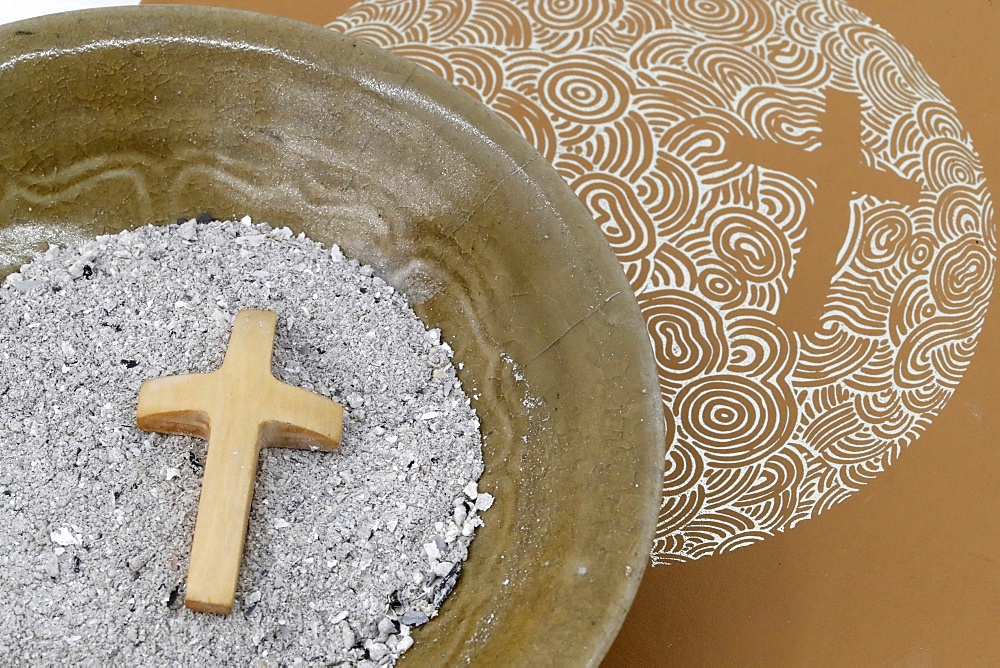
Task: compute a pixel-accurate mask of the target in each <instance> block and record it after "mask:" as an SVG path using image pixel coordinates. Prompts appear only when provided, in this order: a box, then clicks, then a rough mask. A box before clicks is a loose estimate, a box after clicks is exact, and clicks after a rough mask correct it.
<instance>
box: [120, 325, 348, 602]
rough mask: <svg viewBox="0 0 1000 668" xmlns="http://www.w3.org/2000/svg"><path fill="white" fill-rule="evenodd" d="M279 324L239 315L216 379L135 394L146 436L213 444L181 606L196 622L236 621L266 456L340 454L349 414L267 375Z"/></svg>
mask: <svg viewBox="0 0 1000 668" xmlns="http://www.w3.org/2000/svg"><path fill="white" fill-rule="evenodd" d="M276 322H277V315H276V314H275V313H273V312H271V311H250V310H247V311H240V312H239V313H238V314H237V315H236V323H235V324H234V326H233V332H232V335H231V337H230V340H229V347H228V349H227V350H226V356H225V359H224V360H223V363H222V366H221V367H220V368H219V369H218V370H217V371H213V372H212V373H204V374H190V375H183V376H165V377H163V378H156V379H153V380H148V381H146V382H144V383H143V384H142V388H141V389H140V391H139V406H138V410H137V415H136V422H137V424H138V426H139V428H140V429H145V430H147V431H157V432H165V433H168V434H184V435H188V436H197V437H199V438H207V439H208V456H207V457H206V461H205V476H204V480H203V481H202V487H201V499H200V500H199V502H198V518H197V520H196V522H195V529H194V542H193V543H192V546H191V564H190V566H189V567H188V579H187V591H186V595H185V600H184V604H185V605H186V606H187V607H188V608H190V609H191V610H196V611H198V612H211V613H215V614H223V615H227V614H229V613H230V612H232V609H233V600H234V598H235V596H236V583H237V580H238V577H239V569H240V562H241V561H242V557H243V543H244V541H245V539H246V531H247V522H248V519H249V517H250V501H251V499H252V498H253V488H254V480H255V478H256V475H257V459H258V457H259V454H260V449H261V448H269V447H283V448H299V449H309V450H323V451H330V450H333V449H334V448H336V447H337V446H338V445H339V444H340V435H341V428H342V425H343V416H344V410H343V408H342V407H341V406H340V405H338V404H337V403H335V402H334V401H332V400H330V399H327V398H326V397H323V396H321V395H318V394H315V393H313V392H310V391H308V390H304V389H302V388H297V387H292V386H291V385H287V384H285V383H282V382H281V381H279V380H277V379H276V378H275V377H274V376H273V375H272V374H271V354H272V350H273V345H274V328H275V323H276Z"/></svg>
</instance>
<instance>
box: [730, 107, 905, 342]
mask: <svg viewBox="0 0 1000 668" xmlns="http://www.w3.org/2000/svg"><path fill="white" fill-rule="evenodd" d="M820 123H821V125H822V128H823V129H822V133H823V134H822V144H821V145H820V146H819V148H817V149H816V150H815V151H811V152H809V151H804V150H802V149H800V148H798V147H795V146H788V145H782V144H778V143H776V142H770V141H764V140H758V139H752V138H747V137H730V138H727V151H728V152H729V154H730V156H731V157H732V158H735V159H736V160H740V161H743V162H748V163H753V164H756V165H758V166H760V167H765V168H767V169H774V170H777V171H781V172H786V173H788V174H796V175H798V176H803V177H806V178H809V179H812V180H813V181H814V182H815V183H816V186H817V188H816V194H815V202H814V204H813V206H812V207H811V209H810V210H809V212H808V213H807V214H806V221H805V222H806V233H805V238H804V239H803V240H802V247H801V249H800V250H799V252H798V254H797V256H796V258H795V261H794V271H793V274H792V279H791V282H790V283H789V286H788V292H787V293H786V294H785V296H784V297H783V298H782V300H781V305H780V307H779V309H778V313H777V314H776V316H775V320H776V322H777V323H778V325H780V326H782V327H783V328H785V330H786V331H797V332H799V333H801V334H808V333H809V332H811V331H813V330H814V329H815V328H816V325H817V324H818V321H819V318H820V315H821V314H822V308H823V305H824V303H825V301H826V297H827V294H828V292H829V290H830V284H831V282H832V281H833V276H834V274H835V272H836V268H837V255H838V252H839V251H840V249H841V248H842V247H843V245H844V242H845V239H846V238H847V235H848V231H849V229H850V222H851V200H852V199H854V198H855V197H857V196H858V195H859V194H862V193H868V194H871V195H873V196H875V197H878V198H880V199H884V200H888V201H894V202H899V203H901V204H904V205H907V204H914V205H915V204H917V203H918V201H919V199H920V191H921V188H920V185H919V184H918V183H915V182H913V181H909V180H907V179H904V178H902V177H900V176H897V175H896V174H895V173H893V172H889V171H884V170H881V169H878V168H875V167H872V166H869V165H868V164H867V162H866V161H865V155H864V152H863V150H862V148H863V145H862V134H861V129H862V119H861V100H860V98H858V96H857V95H854V94H853V93H845V92H842V91H833V90H828V91H827V92H826V109H825V111H824V113H823V115H822V116H821V118H820Z"/></svg>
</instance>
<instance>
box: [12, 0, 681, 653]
mask: <svg viewBox="0 0 1000 668" xmlns="http://www.w3.org/2000/svg"><path fill="white" fill-rule="evenodd" d="M0 44H2V46H0V91H2V93H0V94H2V95H3V121H2V123H0V152H2V159H0V180H2V184H3V187H2V199H0V220H2V221H5V224H4V225H3V226H0V252H2V253H3V254H4V255H3V257H2V258H0V261H2V262H3V263H4V264H6V265H8V266H10V265H13V264H16V263H17V262H20V261H22V260H23V259H24V258H25V257H26V255H27V251H28V249H29V247H32V246H38V245H40V244H41V242H42V241H46V240H53V241H57V242H66V241H70V240H75V239H78V238H80V237H81V236H93V235H95V234H98V233H103V232H112V231H118V230H121V229H123V228H134V227H136V226H139V225H143V224H146V223H164V222H171V221H173V220H174V219H175V218H176V217H178V216H182V215H191V214H197V213H199V212H202V211H210V212H212V213H213V214H215V215H216V216H220V217H222V216H232V215H242V214H244V213H247V214H250V215H252V216H253V217H254V218H255V219H258V220H266V221H268V222H270V223H272V224H276V225H288V226H290V227H292V229H294V230H303V231H305V232H307V233H308V234H309V235H310V236H312V237H314V238H316V239H318V240H321V241H324V242H327V243H334V242H335V243H339V244H340V245H341V247H342V248H344V250H345V251H346V252H347V253H349V254H351V255H353V256H355V257H357V258H359V259H360V260H362V261H363V262H367V263H370V264H372V265H374V266H375V267H376V268H377V269H378V270H379V271H380V272H381V273H382V275H383V276H385V277H386V278H387V279H388V280H390V282H392V283H393V284H394V285H395V286H396V287H397V288H399V289H400V290H402V291H403V292H405V293H406V294H407V295H409V296H410V298H411V300H412V301H413V302H415V303H416V304H417V311H418V313H419V315H420V316H421V317H422V318H423V319H424V320H425V321H426V322H427V323H429V324H430V325H431V326H435V327H440V328H441V329H442V330H443V332H444V334H445V337H446V339H447V340H448V341H449V342H450V343H451V344H452V346H453V347H454V348H455V351H456V357H457V360H458V361H461V362H464V365H465V366H464V371H463V372H462V374H461V375H462V378H463V380H464V382H465V384H466V387H467V388H468V389H469V390H470V393H471V394H474V395H475V396H476V397H477V400H476V401H475V407H476V410H477V411H478V413H479V415H480V417H481V418H482V424H483V433H484V435H485V446H484V449H485V453H484V454H485V458H486V473H485V475H484V477H483V482H482V486H483V487H484V488H485V489H488V490H491V491H493V492H494V493H495V494H496V496H497V499H498V500H497V503H496V505H495V506H494V508H493V509H492V510H491V511H490V512H489V513H488V514H487V515H486V522H487V525H486V527H485V528H483V529H481V530H480V533H479V537H478V538H477V540H476V542H475V543H474V545H473V549H472V551H471V556H470V559H469V562H468V564H467V566H466V569H465V572H464V573H463V575H462V578H461V581H460V583H459V586H458V587H457V589H456V591H455V593H454V594H453V595H452V597H451V598H449V599H448V601H447V602H446V604H445V606H444V608H443V610H442V614H441V615H440V616H439V617H438V618H437V619H435V620H433V621H432V622H431V623H429V624H427V625H426V626H425V627H422V628H421V629H419V630H417V631H416V639H417V644H416V645H415V647H414V648H413V649H412V650H411V651H410V652H409V653H408V655H407V657H406V659H405V661H404V664H405V665H407V666H418V665H431V666H438V665H465V664H466V661H467V660H470V661H471V663H472V664H473V665H486V666H515V665H532V666H543V665H558V666H571V665H595V664H597V663H598V662H599V661H600V659H601V657H602V656H603V655H604V652H605V650H606V649H607V647H608V646H609V644H610V643H611V640H612V639H613V638H614V636H615V633H616V632H617V630H618V628H619V625H620V624H621V622H622V619H623V617H624V615H625V612H626V610H627V608H628V607H629V605H630V603H631V601H632V597H633V594H634V592H635V589H636V587H637V585H638V582H639V579H640V577H641V576H642V573H643V570H644V568H645V565H646V562H647V559H648V553H649V547H650V541H651V538H652V533H653V528H654V523H655V518H656V513H657V509H658V506H659V496H660V476H661V473H662V466H663V443H664V435H663V419H662V412H661V407H660V396H659V391H658V387H657V379H656V372H655V366H654V360H653V355H652V351H651V349H650V343H649V338H648V335H647V333H646V331H645V328H644V325H643V322H642V320H641V318H640V315H639V310H638V307H637V305H636V301H635V298H634V297H633V295H632V293H631V291H630V290H629V286H628V284H627V283H626V280H625V278H624V276H623V274H622V271H621V268H620V266H619V264H618V262H617V261H616V260H615V258H614V256H613V254H612V252H611V250H610V249H609V247H608V246H607V244H606V243H605V242H604V239H603V237H602V236H601V233H600V231H599V230H598V229H597V227H596V226H595V225H594V223H593V222H592V220H591V219H590V217H589V216H588V214H587V213H586V211H585V210H584V208H583V206H582V205H581V204H580V202H579V201H578V200H577V199H576V198H575V197H574V196H573V194H572V193H571V192H570V190H569V189H568V188H567V187H566V185H565V184H564V183H563V182H562V181H561V180H560V179H559V178H558V176H557V175H556V174H555V172H554V171H553V169H552V168H551V167H550V166H549V165H547V164H546V163H545V162H544V160H542V159H541V158H540V157H539V156H538V154H537V153H536V152H535V151H534V150H533V149H532V148H531V147H530V146H529V145H528V144H527V143H526V142H525V141H524V140H523V139H521V138H520V137H519V136H518V135H517V134H516V133H515V132H514V131H513V130H512V129H510V128H509V127H507V126H506V125H505V124H504V123H502V122H501V121H500V120H499V119H497V118H496V117H495V116H493V115H492V114H491V113H490V112H489V111H487V109H486V108H485V107H483V106H482V105H480V104H479V103H477V102H475V101H474V100H473V99H472V98H470V97H468V96H466V95H464V94H462V93H460V92H459V91H458V90H457V89H456V88H454V87H452V86H451V85H449V84H447V83H446V82H444V81H442V80H440V79H438V78H437V77H435V76H434V75H432V74H430V73H429V72H427V71H425V70H424V69H422V68H419V67H416V66H415V65H413V64H411V63H409V62H407V61H404V60H401V59H398V58H395V57H392V56H390V55H388V54H386V53H384V52H382V51H380V50H378V49H376V48H373V47H371V46H366V45H364V44H360V43H356V42H354V41H351V40H348V39H345V38H343V37H340V36H338V35H336V34H334V33H332V32H330V31H326V30H322V29H320V28H314V27H309V26H306V25H305V24H299V23H295V22H291V21H285V20H278V19H274V18H265V17H263V16H258V15H254V14H246V13H238V12H231V11H224V10H206V9H196V8H190V7H188V8H185V7H152V6H150V7H136V8H121V9H114V10H94V11H90V12H81V13H75V14H64V15H59V16H55V17H49V18H44V19H37V20H33V21H26V22H22V23H19V24H15V25H13V26H8V27H4V28H2V29H0ZM517 375H521V376H523V379H524V380H523V381H520V382H519V381H518V380H517V378H516V376H517ZM525 388H527V395H526V394H525V391H526V390H525Z"/></svg>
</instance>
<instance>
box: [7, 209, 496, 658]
mask: <svg viewBox="0 0 1000 668" xmlns="http://www.w3.org/2000/svg"><path fill="white" fill-rule="evenodd" d="M241 308H255V309H270V310H273V311H275V312H277V313H278V329H277V333H276V336H275V350H274V362H273V370H274V375H275V376H276V377H277V378H278V379H279V380H282V381H284V382H286V383H290V384H292V385H296V386H299V387H304V388H307V389H309V390H312V391H314V392H318V393H320V394H323V395H325V396H327V397H330V398H332V399H334V400H336V401H338V402H339V403H341V404H342V405H343V406H344V409H345V416H344V432H343V438H342V441H341V445H340V448H339V450H337V451H334V452H332V453H317V452H307V451H295V450H273V449H265V450H263V451H262V453H261V458H260V467H259V470H258V474H257V482H256V488H255V492H254V499H253V509H252V512H251V517H250V525H249V530H248V533H247V541H246V549H245V552H244V558H243V565H242V568H241V571H240V581H239V587H238V590H237V601H236V606H235V608H234V611H233V613H232V614H231V615H229V616H228V617H219V616H215V615H206V614H199V613H193V612H190V611H189V610H187V609H185V608H184V607H183V600H184V580H185V577H186V574H187V558H188V550H189V547H190V542H191V538H192V536H193V532H194V519H195V514H196V511H197V504H198V495H199V491H200V485H201V474H202V469H203V466H204V458H205V451H206V443H205V442H204V441H200V440H197V439H194V438H188V437H181V436H167V435H162V434H150V433H146V432H141V431H139V430H137V429H136V427H135V410H136V398H137V396H138V392H139V386H140V385H141V383H142V381H143V380H146V379H149V378H155V377H159V376H163V375H169V374H186V373H198V372H208V371H212V370H214V369H217V368H218V367H219V365H220V364H221V363H222V358H223V355H224V353H225V349H226V344H227V342H228V340H229V332H230V328H231V325H232V322H233V318H234V316H235V314H236V312H237V311H238V310H239V309H241ZM0 328H2V331H3V346H2V347H0V395H2V400H0V429H2V430H3V432H4V437H3V441H4V444H3V447H2V448H0V657H3V658H2V659H0V662H8V661H11V662H14V663H31V664H64V663H74V664H81V665H95V666H105V665H213V664H214V665H218V664H227V665H316V664H322V665H341V664H347V665H361V666H384V665H390V664H392V663H393V662H395V660H396V659H397V658H398V657H399V655H400V654H402V653H403V652H404V651H405V650H406V649H407V648H409V647H410V646H411V645H412V644H413V637H412V636H411V629H412V627H414V626H419V625H420V624H422V623H424V622H426V621H427V620H428V619H429V618H431V617H434V616H435V614H436V612H437V609H438V607H439V606H440V604H441V602H442V600H443V599H444V597H445V596H447V595H448V593H449V592H450V591H451V588H452V587H453V586H455V584H456V582H457V580H458V578H459V574H460V572H461V568H462V562H463V561H464V560H465V558H466V556H467V549H468V546H469V543H470V542H471V540H472V538H473V534H474V531H475V529H476V527H477V526H480V525H482V520H481V519H480V518H479V516H478V515H479V513H480V512H482V511H484V510H487V509H488V508H489V507H490V506H491V505H492V503H493V497H492V496H490V495H489V494H487V493H481V492H480V491H479V490H478V489H477V484H476V481H477V480H478V478H479V475H480V473H481V472H482V468H483V464H482V455H481V442H480V435H479V421H478V419H477V418H476V416H475V413H474V411H473V410H472V408H471V407H470V403H469V400H468V398H467V397H466V395H465V393H464V392H463V390H462V387H461V384H460V382H459V380H458V378H457V377H456V373H455V369H454V368H453V367H452V364H451V359H450V358H451V352H452V351H451V349H450V348H449V346H448V345H447V344H446V343H444V342H443V341H442V340H441V337H440V332H438V331H437V330H430V331H428V330H427V329H426V328H425V327H424V325H423V324H422V323H421V322H420V320H419V319H418V318H417V317H416V316H415V315H414V313H413V311H412V310H411V309H410V307H409V306H408V305H407V303H406V300H405V299H404V298H403V296H402V295H400V294H399V293H398V292H396V291H394V290H393V289H392V288H391V287H390V286H389V285H387V284H386V283H385V282H383V281H382V280H381V279H379V278H378V277H377V276H375V275H374V273H373V271H372V270H371V268H370V267H366V266H360V265H359V264H358V263H357V262H355V261H353V260H348V259H346V258H344V257H343V255H342V254H341V253H340V251H339V249H338V248H337V247H335V246H334V247H332V248H326V247H324V246H322V245H321V244H319V243H316V242H314V241H311V240H309V239H307V238H305V237H304V236H302V235H298V236H295V235H293V234H292V232H291V231H289V230H288V229H285V228H281V229H272V228H270V227H268V226H266V225H261V224H254V223H253V222H252V221H250V219H249V218H244V219H243V220H242V221H238V222H196V221H193V220H192V221H188V222H185V223H183V224H178V225H170V226H165V227H145V228H142V229H139V230H136V231H134V232H122V233H120V234H117V235H113V236H103V237H99V238H97V239H96V240H93V241H88V242H86V243H84V244H82V245H81V246H79V247H70V248H65V249H62V248H56V247H52V248H50V249H49V250H48V251H46V252H44V253H41V254H40V255H38V256H37V257H36V258H35V260H34V261H33V262H31V263H30V264H27V265H25V266H24V267H22V268H21V271H20V272H19V273H15V274H12V275H10V276H9V277H8V278H7V279H6V281H5V282H4V283H3V285H2V286H0Z"/></svg>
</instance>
